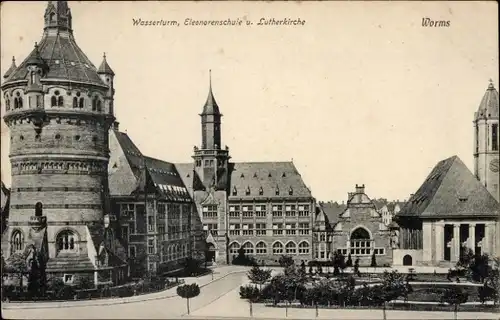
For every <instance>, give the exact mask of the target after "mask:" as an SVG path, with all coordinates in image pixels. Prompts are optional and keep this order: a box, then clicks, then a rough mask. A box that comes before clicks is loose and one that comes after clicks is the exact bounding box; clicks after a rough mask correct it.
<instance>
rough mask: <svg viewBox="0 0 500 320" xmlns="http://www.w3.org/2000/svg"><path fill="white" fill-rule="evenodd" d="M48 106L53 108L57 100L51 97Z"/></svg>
mask: <svg viewBox="0 0 500 320" xmlns="http://www.w3.org/2000/svg"><path fill="white" fill-rule="evenodd" d="M50 106H51V107H55V106H57V98H56V97H55V96H52V97H51V98H50Z"/></svg>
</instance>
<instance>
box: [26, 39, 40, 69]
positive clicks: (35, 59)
mask: <svg viewBox="0 0 500 320" xmlns="http://www.w3.org/2000/svg"><path fill="white" fill-rule="evenodd" d="M43 64H44V62H43V59H42V57H41V56H40V50H39V48H38V43H37V42H35V48H34V49H33V51H32V52H31V55H30V57H29V58H28V60H27V61H26V65H28V66H29V65H37V66H42V65H43Z"/></svg>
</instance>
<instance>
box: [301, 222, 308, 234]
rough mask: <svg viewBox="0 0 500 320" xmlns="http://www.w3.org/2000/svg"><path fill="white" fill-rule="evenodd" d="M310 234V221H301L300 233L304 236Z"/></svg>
mask: <svg viewBox="0 0 500 320" xmlns="http://www.w3.org/2000/svg"><path fill="white" fill-rule="evenodd" d="M308 234H310V231H309V223H306V222H304V223H299V235H301V236H304V235H308Z"/></svg>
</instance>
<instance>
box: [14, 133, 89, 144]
mask: <svg viewBox="0 0 500 320" xmlns="http://www.w3.org/2000/svg"><path fill="white" fill-rule="evenodd" d="M54 139H56V140H61V139H62V136H61V134H60V133H56V134H55V135H54ZM73 139H74V140H75V141H81V140H82V136H80V135H75V136H74V137H73ZM90 139H91V141H92V142H94V143H96V142H97V141H98V139H97V136H92V137H91V138H90ZM10 140H14V136H11V137H10ZM19 140H20V141H24V140H25V138H24V136H23V135H20V136H19ZM35 141H42V136H41V135H40V134H39V133H38V134H36V135H35Z"/></svg>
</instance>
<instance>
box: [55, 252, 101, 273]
mask: <svg viewBox="0 0 500 320" xmlns="http://www.w3.org/2000/svg"><path fill="white" fill-rule="evenodd" d="M57 270H64V272H71V271H82V270H94V265H93V264H92V262H91V261H90V258H89V257H88V256H85V255H84V256H76V255H58V256H57V257H53V258H50V259H49V261H48V262H47V271H52V272H54V271H57Z"/></svg>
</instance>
